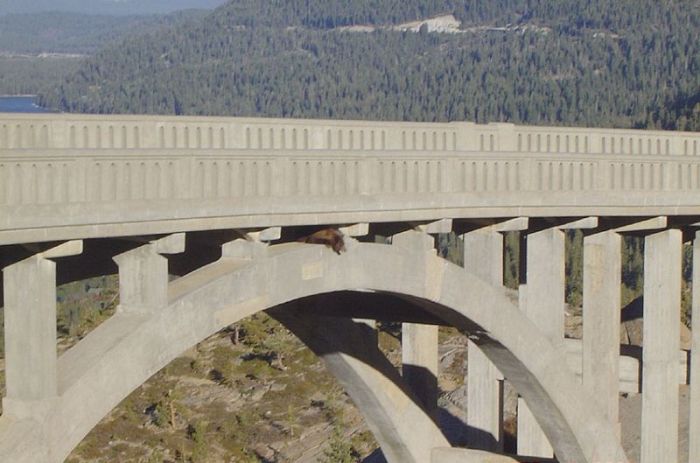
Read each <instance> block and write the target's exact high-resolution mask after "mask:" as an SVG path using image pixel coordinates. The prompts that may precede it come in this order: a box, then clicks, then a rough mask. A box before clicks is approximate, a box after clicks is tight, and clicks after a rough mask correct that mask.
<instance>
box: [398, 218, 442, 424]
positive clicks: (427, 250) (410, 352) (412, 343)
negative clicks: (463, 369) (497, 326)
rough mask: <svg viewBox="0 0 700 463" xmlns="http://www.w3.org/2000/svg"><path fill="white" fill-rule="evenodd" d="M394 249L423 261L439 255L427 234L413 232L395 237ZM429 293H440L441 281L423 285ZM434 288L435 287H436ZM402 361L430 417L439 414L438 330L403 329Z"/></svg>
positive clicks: (405, 325)
mask: <svg viewBox="0 0 700 463" xmlns="http://www.w3.org/2000/svg"><path fill="white" fill-rule="evenodd" d="M391 242H392V246H398V247H401V248H404V249H405V250H407V251H409V252H411V253H416V254H417V255H418V256H419V259H420V260H424V259H425V258H426V257H427V256H428V255H431V254H435V241H434V239H433V237H432V236H430V235H428V234H427V233H424V232H420V231H415V230H409V231H406V232H403V233H399V234H397V235H394V236H392V239H391ZM420 283H421V284H424V285H426V289H427V291H428V292H431V291H439V290H440V289H441V282H439V281H432V280H430V279H428V280H426V281H423V282H420ZM433 286H434V288H433ZM401 358H402V364H403V367H402V374H403V378H404V381H405V382H406V384H407V385H408V386H409V387H410V388H411V390H412V391H413V393H414V394H415V395H416V397H418V399H419V400H420V401H421V403H422V404H423V406H424V407H425V410H426V411H427V412H428V413H429V414H435V413H436V412H437V393H438V388H437V375H438V327H437V326H434V325H422V324H415V323H403V324H402V326H401Z"/></svg>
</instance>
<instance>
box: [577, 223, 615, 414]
mask: <svg viewBox="0 0 700 463" xmlns="http://www.w3.org/2000/svg"><path fill="white" fill-rule="evenodd" d="M621 242H622V239H621V238H620V235H619V234H617V233H615V232H613V231H606V232H602V233H596V234H594V235H589V236H585V237H584V238H583V368H582V373H583V385H584V387H586V388H588V390H589V391H590V392H591V393H592V395H593V396H594V397H596V398H598V400H599V402H600V405H601V406H602V407H603V411H604V412H605V414H606V416H607V417H608V419H610V421H611V422H612V423H619V400H620V398H619V391H620V379H619V377H620V310H621V307H620V304H621V301H620V284H621V281H620V280H621V273H622V256H621V248H620V245H621Z"/></svg>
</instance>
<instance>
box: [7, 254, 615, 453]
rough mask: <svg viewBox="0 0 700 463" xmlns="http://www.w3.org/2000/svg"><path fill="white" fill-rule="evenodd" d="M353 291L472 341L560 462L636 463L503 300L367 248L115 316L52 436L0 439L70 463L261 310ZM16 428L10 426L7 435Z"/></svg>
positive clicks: (77, 378)
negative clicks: (416, 311) (192, 355)
mask: <svg viewBox="0 0 700 463" xmlns="http://www.w3.org/2000/svg"><path fill="white" fill-rule="evenodd" d="M255 255H257V257H253V256H255ZM351 289H364V290H374V291H382V292H386V293H391V294H399V295H403V297H409V298H411V300H413V301H415V303H417V304H419V305H421V306H422V307H424V308H425V310H428V311H430V312H431V313H433V314H435V315H437V316H439V317H440V318H442V319H444V320H445V321H446V322H447V323H449V324H452V325H454V326H456V327H457V328H459V329H463V330H466V331H468V332H470V333H471V336H472V340H473V341H474V342H475V343H477V344H478V345H479V346H480V347H481V349H482V350H483V351H484V352H485V353H486V355H487V356H488V357H489V359H490V360H491V361H492V362H494V364H496V365H497V366H498V368H499V369H500V370H501V371H502V372H503V373H504V374H505V375H506V376H507V377H508V378H511V379H512V381H513V383H514V384H515V386H516V388H517V389H518V391H519V392H520V394H521V395H522V396H523V397H524V398H525V399H526V400H527V401H528V403H529V405H530V408H531V410H532V411H533V412H534V413H535V414H536V415H537V418H538V422H539V423H541V424H542V427H543V429H544V431H545V433H546V434H547V437H548V438H549V440H550V442H552V444H553V445H554V447H555V451H556V453H557V455H559V457H560V458H561V459H563V460H565V461H567V462H569V461H570V462H572V463H583V462H587V463H591V462H597V461H606V462H620V463H622V462H626V461H627V459H626V457H625V455H624V453H623V451H622V449H621V447H620V445H619V443H618V442H617V440H616V439H615V431H614V428H613V426H612V425H611V424H610V423H609V422H607V421H606V419H605V418H604V414H603V412H602V410H599V409H598V407H597V406H595V403H594V401H593V400H592V399H591V398H590V397H589V395H588V394H587V393H586V391H585V390H584V389H583V387H582V386H581V385H580V384H579V382H578V381H577V380H576V379H575V378H574V376H573V375H572V374H571V373H570V372H568V370H567V367H566V358H565V355H564V353H563V352H562V350H561V349H559V348H558V347H557V346H555V345H553V344H552V343H551V341H550V340H549V339H548V338H547V337H546V336H544V335H543V334H542V333H541V332H540V331H539V330H538V329H537V328H536V327H535V326H534V324H533V323H532V322H530V321H529V320H528V319H527V318H526V317H525V316H524V315H523V313H522V312H520V311H519V310H518V309H517V308H516V307H515V306H513V305H512V304H511V303H510V301H509V300H508V298H507V297H506V296H505V295H503V294H502V293H501V292H500V291H499V290H497V289H495V288H493V287H492V286H490V285H489V284H487V283H485V282H483V281H482V280H480V279H478V278H476V277H474V276H472V275H470V274H469V273H467V272H465V271H464V269H462V268H461V267H457V266H455V265H452V264H449V263H448V262H446V261H445V260H443V259H440V258H438V257H437V256H435V254H434V252H432V251H431V250H427V249H425V248H423V249H421V248H419V247H416V246H412V247H411V249H408V248H406V247H402V246H397V245H393V246H386V245H378V244H358V243H349V246H348V252H346V253H344V254H343V255H341V256H338V255H336V254H334V253H333V252H332V251H331V250H329V249H326V248H325V247H323V246H314V245H304V244H300V243H291V244H284V245H278V246H271V247H269V248H268V249H267V250H265V251H264V252H255V253H251V255H250V257H249V258H245V257H227V258H224V259H222V260H221V261H219V262H216V263H214V264H211V265H209V266H207V267H205V268H202V269H200V270H199V271H198V272H195V274H193V275H190V276H185V277H183V278H180V279H178V280H175V281H173V282H172V283H171V284H170V291H169V293H170V295H171V298H170V300H169V305H168V306H167V307H166V308H164V309H163V310H160V311H157V312H155V313H151V314H142V313H138V314H135V313H128V312H126V313H118V314H116V315H115V316H114V317H112V318H111V319H110V320H108V321H106V322H105V323H103V324H102V325H100V326H99V327H98V328H97V329H95V330H94V331H93V332H91V333H90V334H89V335H88V336H87V337H86V338H85V339H83V340H82V341H81V342H80V343H78V344H77V345H76V346H75V347H73V348H72V349H70V350H69V351H67V352H66V353H65V354H64V355H62V356H61V357H60V358H59V361H58V375H59V381H58V385H59V387H58V394H59V400H58V401H57V402H56V403H55V404H52V406H51V407H50V409H49V410H48V411H47V412H46V414H45V415H44V420H43V423H44V425H43V426H42V427H41V429H39V428H36V427H34V428H31V430H32V431H31V432H27V433H26V434H24V435H23V436H22V437H21V438H19V441H17V440H11V441H9V440H7V439H5V438H4V437H2V438H0V445H2V447H0V455H3V457H4V458H5V459H7V461H13V462H17V463H25V462H31V463H37V459H36V454H37V453H39V454H41V452H46V454H47V455H48V457H47V458H46V460H45V461H46V462H50V463H53V462H60V461H62V460H63V459H64V458H65V457H66V456H67V455H68V454H69V452H70V451H71V449H72V448H73V447H74V446H75V445H77V444H78V443H79V442H80V440H81V439H82V438H83V437H84V436H85V435H86V434H87V433H88V432H89V430H90V429H91V428H92V427H93V426H94V425H95V424H96V423H97V422H98V421H99V420H100V419H101V418H102V417H103V416H104V415H105V414H107V413H108V412H109V411H110V410H111V409H112V408H113V407H115V406H116V405H117V404H118V403H119V402H120V401H121V400H122V399H123V398H124V397H126V396H127V395H128V394H129V393H130V392H131V391H133V390H134V389H135V388H136V387H138V386H139V385H140V384H142V383H143V382H144V381H145V380H146V379H147V378H148V377H150V376H151V375H153V374H154V373H155V372H157V371H158V370H159V369H161V368H162V367H164V366H165V365H167V363H168V362H170V361H171V360H172V359H174V358H175V357H176V356H177V355H179V354H180V353H181V352H183V351H184V350H186V349H187V348H189V347H191V346H193V345H195V344H196V343H197V342H199V341H201V340H202V339H205V338H207V337H209V336H210V335H212V334H213V333H215V332H217V331H219V330H221V329H222V328H223V327H226V326H228V325H230V324H231V323H234V322H236V321H238V320H240V319H241V318H243V317H246V316H249V315H251V314H253V313H255V312H258V311H260V310H263V309H266V308H269V307H274V306H277V305H279V304H282V303H285V302H289V301H293V300H296V299H299V298H302V297H306V296H310V295H314V294H322V293H328V292H332V291H336V290H351ZM487 308H488V309H487ZM11 420H13V418H12V417H11V416H10V415H3V416H2V417H1V418H0V427H2V426H6V425H7V423H8V422H9V421H11ZM28 427H29V428H30V426H28ZM396 445H397V446H402V445H406V444H405V443H404V442H397V443H396ZM416 445H418V446H421V448H425V447H427V446H429V445H432V443H430V442H425V441H422V442H418V443H417V444H416ZM28 448H31V449H32V452H34V454H32V455H29V454H28V453H26V452H27V449H28ZM39 461H41V460H39Z"/></svg>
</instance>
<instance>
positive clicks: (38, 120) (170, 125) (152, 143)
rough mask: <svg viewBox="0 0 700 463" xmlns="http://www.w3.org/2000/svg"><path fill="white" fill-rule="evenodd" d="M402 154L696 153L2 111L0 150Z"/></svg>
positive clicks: (569, 131) (442, 126) (628, 139)
mask: <svg viewBox="0 0 700 463" xmlns="http://www.w3.org/2000/svg"><path fill="white" fill-rule="evenodd" d="M31 148H42V149H45V148H49V149H255V150H260V149H265V150H283V151H287V150H341V151H343V150H349V151H376V150H404V151H476V152H512V151H518V152H528V153H567V154H622V155H680V156H700V139H699V137H698V135H697V134H693V133H688V132H666V131H643V130H626V129H625V130H620V129H589V128H564V127H525V126H516V125H513V124H503V123H495V124H488V125H479V124H474V123H469V122H452V123H408V122H374V121H330V120H308V119H306V120H304V119H265V118H214V117H174V116H105V115H76V114H60V115H57V114H47V115H14V114H0V149H31Z"/></svg>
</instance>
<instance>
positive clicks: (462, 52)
mask: <svg viewBox="0 0 700 463" xmlns="http://www.w3.org/2000/svg"><path fill="white" fill-rule="evenodd" d="M445 14H452V15H454V16H455V18H457V19H458V20H459V21H461V30H460V33H451V34H443V33H430V32H428V29H427V28H421V32H420V33H411V32H397V31H391V30H386V29H377V30H375V31H374V32H371V33H361V32H351V31H348V30H347V29H346V26H349V25H363V24H364V25H386V24H400V23H402V22H406V21H415V20H421V19H427V18H429V17H433V16H436V15H445ZM699 30H700V5H699V4H698V3H697V2H694V1H685V0H681V1H675V2H656V1H652V0H641V1H615V2H612V1H608V0H595V1H592V2H577V1H571V0H555V1H547V2H545V1H525V0H499V1H493V2H476V1H468V2H453V1H447V0H444V1H439V0H436V1H418V0H410V1H402V2H398V1H397V0H366V1H358V2H342V1H340V0H337V1H320V0H319V1H313V0H304V1H301V0H292V1H284V2H281V1H272V0H265V1H253V0H234V1H231V2H229V3H227V4H226V5H224V6H222V7H220V8H218V9H217V10H215V11H214V12H212V13H211V14H210V15H209V16H207V17H205V18H203V19H201V20H200V21H195V22H190V23H187V24H182V25H179V26H176V27H173V28H170V29H168V30H163V31H159V32H155V33H150V34H146V35H142V36H139V37H131V38H129V39H127V40H125V41H124V42H122V43H119V44H117V45H113V46H111V47H109V48H107V49H105V50H103V51H101V52H100V53H98V54H97V55H95V56H94V57H92V58H90V59H89V60H88V61H86V62H85V64H84V65H83V66H81V68H80V70H79V71H78V72H76V73H74V74H72V75H71V76H70V77H68V78H67V79H66V80H65V82H64V83H63V84H61V85H59V86H56V87H55V88H53V89H52V90H50V91H47V92H45V93H44V94H43V95H42V100H41V101H42V103H43V104H44V105H46V106H50V107H54V108H57V109H60V110H63V111H74V112H98V113H163V114H192V115H197V114H201V115H205V114H208V115H240V116H252V115H254V116H281V117H314V118H316V117H318V118H344V119H348V118H352V119H383V120H422V121H445V120H473V121H477V122H488V121H510V122H518V123H528V124H569V125H592V126H615V127H656V126H663V127H665V128H677V129H687V130H697V129H698V127H699V121H700V117H698V113H700V107H698V105H697V102H698V95H699V90H700V48H699V47H698V42H697V33H698V31H699Z"/></svg>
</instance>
